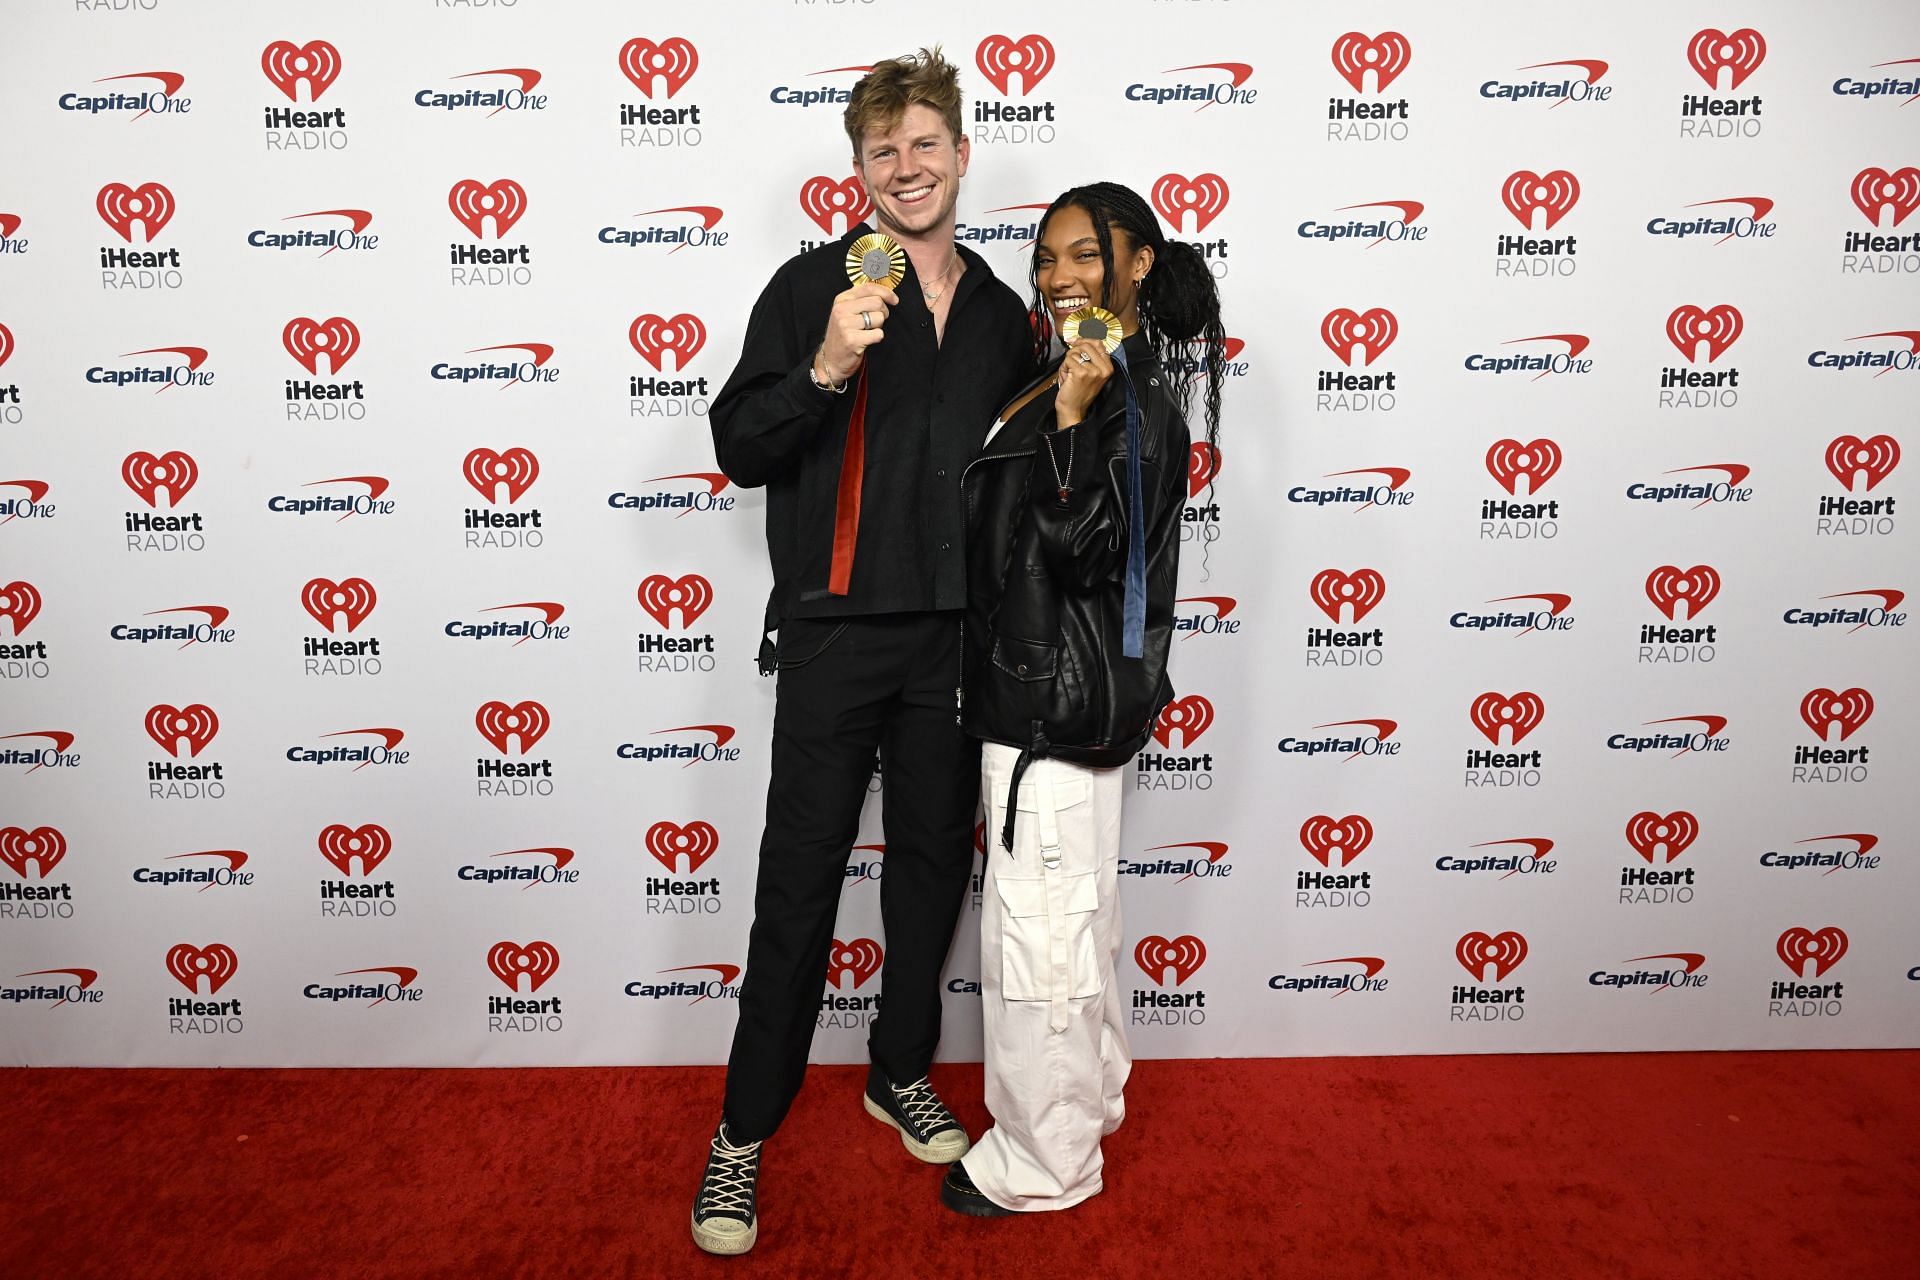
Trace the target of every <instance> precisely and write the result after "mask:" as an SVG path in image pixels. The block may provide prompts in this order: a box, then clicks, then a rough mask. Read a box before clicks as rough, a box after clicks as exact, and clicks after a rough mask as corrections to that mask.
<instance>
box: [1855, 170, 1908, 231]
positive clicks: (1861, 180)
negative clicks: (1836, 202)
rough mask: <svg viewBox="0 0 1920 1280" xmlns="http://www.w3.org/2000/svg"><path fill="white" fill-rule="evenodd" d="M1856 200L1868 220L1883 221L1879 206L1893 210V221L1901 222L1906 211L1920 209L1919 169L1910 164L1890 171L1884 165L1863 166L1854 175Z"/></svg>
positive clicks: (1876, 223) (1877, 224)
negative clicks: (1880, 166)
mask: <svg viewBox="0 0 1920 1280" xmlns="http://www.w3.org/2000/svg"><path fill="white" fill-rule="evenodd" d="M1852 194H1853V203H1854V205H1855V207H1856V208H1858V209H1859V210H1860V212H1861V213H1863V214H1865V215H1866V219H1867V221H1868V222H1871V223H1872V224H1873V225H1874V226H1876V227H1877V226H1879V225H1880V210H1881V209H1883V208H1890V209H1892V210H1893V225H1894V226H1896V227H1897V226H1899V225H1900V224H1901V223H1903V222H1905V221H1906V220H1907V215H1908V214H1910V213H1912V212H1913V211H1914V210H1915V209H1920V169H1916V168H1914V167H1913V166H1912V165H1908V166H1907V167H1906V168H1904V169H1899V170H1896V171H1895V172H1893V173H1888V172H1887V171H1886V170H1885V169H1877V168H1867V169H1862V170H1861V171H1860V172H1859V173H1856V174H1855V175H1854V176H1853V192H1852Z"/></svg>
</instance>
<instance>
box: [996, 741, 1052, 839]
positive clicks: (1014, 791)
mask: <svg viewBox="0 0 1920 1280" xmlns="http://www.w3.org/2000/svg"><path fill="white" fill-rule="evenodd" d="M1049 750H1050V744H1049V743H1048V742H1047V728H1046V725H1045V724H1044V723H1042V722H1041V721H1039V720H1035V721H1034V722H1033V745H1032V746H1029V747H1027V748H1026V749H1025V750H1024V751H1022V752H1021V753H1020V758H1019V759H1018V760H1015V761H1014V762H1013V778H1012V780H1011V781H1009V782H1008V783H1007V806H1006V807H1007V817H1006V821H1005V822H1003V823H1001V824H1000V847H1001V848H1003V849H1005V850H1006V851H1007V852H1008V853H1012V852H1013V821H1014V818H1015V817H1016V816H1018V814H1019V812H1020V779H1021V778H1022V777H1024V776H1025V775H1026V772H1027V766H1028V765H1030V764H1032V763H1033V762H1034V761H1035V760H1038V759H1040V758H1042V757H1043V756H1045V755H1046V754H1047V752H1048V751H1049Z"/></svg>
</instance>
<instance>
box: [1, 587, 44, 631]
mask: <svg viewBox="0 0 1920 1280" xmlns="http://www.w3.org/2000/svg"><path fill="white" fill-rule="evenodd" d="M40 605H41V598H40V592H39V589H38V588H36V587H35V586H34V585H33V584H32V583H31V582H9V583H7V584H6V585H5V586H0V618H7V619H9V620H11V621H12V623H13V634H14V635H16V636H17V635H19V634H20V633H21V632H22V631H25V630H26V629H27V624H28V623H30V622H32V621H33V620H34V619H35V618H37V617H39V616H40Z"/></svg>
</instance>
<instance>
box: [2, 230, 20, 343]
mask: <svg viewBox="0 0 1920 1280" xmlns="http://www.w3.org/2000/svg"><path fill="white" fill-rule="evenodd" d="M7 216H8V215H6V214H3V213H0V240H5V239H6V238H7V237H8V236H10V235H12V234H13V232H14V231H15V230H17V229H18V228H19V226H20V223H19V221H18V220H15V222H14V223H13V227H12V228H11V229H10V228H9V227H8V226H7V221H6V220H7ZM12 355H13V330H11V329H9V328H7V326H5V325H3V324H0V364H5V363H6V362H7V360H8V358H9V357H11V356H12Z"/></svg>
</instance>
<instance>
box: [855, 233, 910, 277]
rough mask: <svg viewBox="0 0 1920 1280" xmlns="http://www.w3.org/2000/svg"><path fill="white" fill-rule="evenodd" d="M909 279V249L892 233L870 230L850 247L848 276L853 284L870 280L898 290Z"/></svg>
mask: <svg viewBox="0 0 1920 1280" xmlns="http://www.w3.org/2000/svg"><path fill="white" fill-rule="evenodd" d="M906 278H907V251H906V250H905V249H902V248H901V247H900V244H899V242H898V241H897V240H895V239H894V238H893V237H892V236H883V235H881V234H880V233H879V232H877V231H876V232H869V233H868V234H866V235H864V236H861V237H860V238H859V239H858V240H855V241H854V242H853V247H852V248H851V249H848V250H847V279H848V280H849V281H851V282H852V283H854V284H859V283H860V282H861V281H863V280H871V281H872V282H873V283H875V284H884V285H885V286H887V288H889V289H898V288H899V287H900V282H901V281H902V280H905V279H906Z"/></svg>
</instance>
